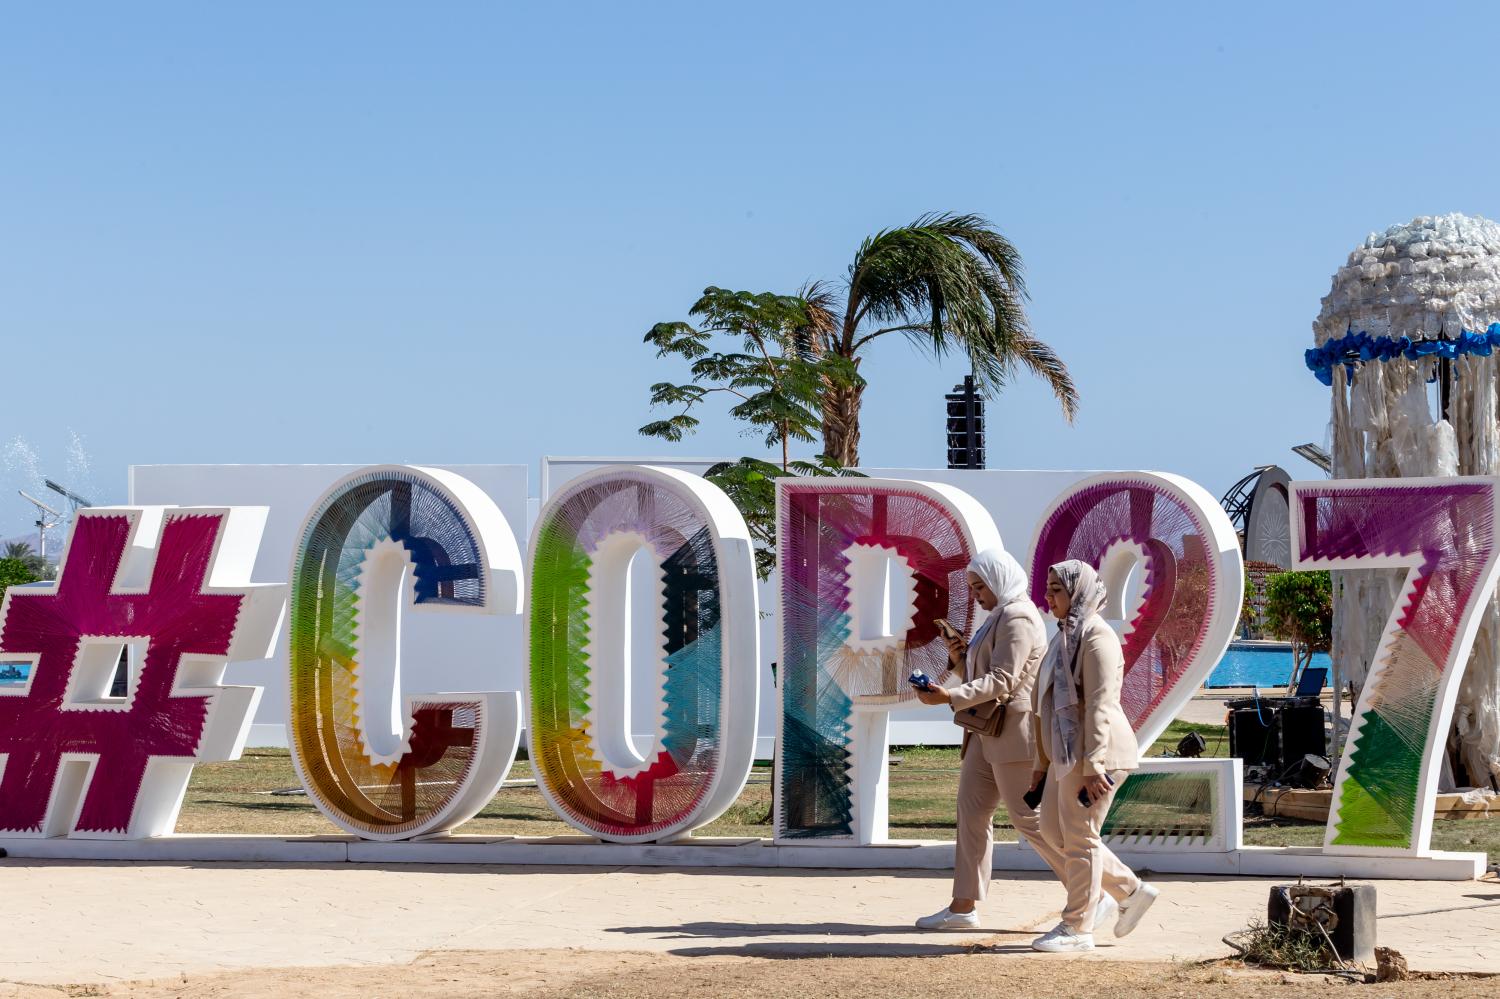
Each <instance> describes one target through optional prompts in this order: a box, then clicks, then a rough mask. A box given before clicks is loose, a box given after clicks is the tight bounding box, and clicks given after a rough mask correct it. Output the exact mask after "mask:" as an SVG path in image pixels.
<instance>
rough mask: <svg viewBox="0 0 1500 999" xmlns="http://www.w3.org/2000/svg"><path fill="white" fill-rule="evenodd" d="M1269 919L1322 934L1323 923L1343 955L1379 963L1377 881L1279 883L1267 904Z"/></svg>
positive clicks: (1369, 963)
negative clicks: (1311, 883)
mask: <svg viewBox="0 0 1500 999" xmlns="http://www.w3.org/2000/svg"><path fill="white" fill-rule="evenodd" d="M1266 922H1268V923H1269V924H1271V925H1272V926H1281V927H1287V928H1290V929H1295V930H1305V931H1307V932H1309V933H1311V934H1313V935H1314V936H1318V937H1321V936H1322V933H1320V932H1319V930H1318V927H1319V926H1321V927H1322V929H1323V932H1326V933H1327V934H1328V938H1329V940H1331V941H1332V943H1333V948H1334V950H1335V951H1337V953H1338V956H1339V957H1340V958H1342V959H1343V960H1345V961H1354V962H1356V963H1358V964H1362V965H1364V966H1365V967H1367V968H1374V967H1375V886H1374V885H1351V884H1345V883H1344V882H1343V881H1339V882H1337V883H1335V884H1330V885H1310V884H1305V883H1303V882H1301V881H1299V882H1297V883H1296V884H1292V885H1276V886H1275V887H1274V888H1272V889H1271V898H1270V901H1269V902H1268V903H1267V904H1266Z"/></svg>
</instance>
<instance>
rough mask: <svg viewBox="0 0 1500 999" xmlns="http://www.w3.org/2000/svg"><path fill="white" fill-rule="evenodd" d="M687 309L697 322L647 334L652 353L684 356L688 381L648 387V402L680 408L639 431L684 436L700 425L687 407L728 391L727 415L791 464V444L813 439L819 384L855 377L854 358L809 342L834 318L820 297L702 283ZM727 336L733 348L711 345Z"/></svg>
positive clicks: (658, 328) (841, 383) (675, 438)
mask: <svg viewBox="0 0 1500 999" xmlns="http://www.w3.org/2000/svg"><path fill="white" fill-rule="evenodd" d="M688 314H689V316H691V317H692V318H693V319H695V320H696V321H697V324H696V325H694V324H692V323H687V322H667V323H657V324H656V325H655V326H653V327H651V329H650V331H649V332H648V333H647V334H646V343H649V344H652V345H654V346H655V347H656V356H657V357H659V358H667V357H674V356H675V357H681V358H683V359H685V360H687V361H689V362H690V366H689V369H688V370H689V373H690V374H691V376H692V380H691V381H690V382H687V383H683V384H678V383H673V382H658V383H656V384H655V385H653V386H651V404H652V406H671V407H674V408H676V407H680V409H679V411H678V412H676V413H674V414H672V415H671V416H668V417H667V418H666V419H662V420H656V421H653V422H651V423H648V424H646V425H645V426H643V427H641V428H640V432H641V433H642V434H644V435H646V436H648V437H659V438H661V439H662V440H669V441H679V440H682V438H683V437H685V436H686V435H688V434H690V433H693V432H694V431H696V430H697V428H698V425H699V420H698V417H696V416H694V415H693V411H694V410H695V409H697V408H698V407H699V406H701V405H702V404H704V403H705V402H706V401H707V400H709V399H710V398H711V397H714V396H716V395H719V394H723V395H727V396H729V397H731V398H732V399H735V400H738V401H737V402H734V403H733V404H732V405H731V407H730V410H729V415H730V416H732V417H733V418H734V419H736V420H740V421H742V422H744V423H746V424H748V426H749V428H750V431H749V432H750V433H753V434H756V435H759V436H762V437H763V439H764V440H765V443H766V446H767V447H768V448H780V450H781V469H782V471H783V472H786V471H789V470H790V468H791V465H792V458H791V446H792V443H793V442H794V441H797V442H804V443H810V442H812V441H813V440H815V439H816V438H815V436H814V435H815V433H816V432H817V430H818V428H819V426H820V425H821V420H822V417H821V396H822V392H823V391H824V388H825V386H829V385H836V386H845V385H849V384H854V383H857V382H858V380H859V375H858V373H857V372H856V371H855V370H854V367H853V366H852V365H850V364H848V363H847V362H845V361H844V360H843V359H842V358H839V357H837V356H834V355H829V354H820V353H819V352H818V351H817V350H816V349H815V348H816V345H817V343H818V342H819V341H820V339H821V338H822V337H823V336H825V335H826V332H827V330H828V329H830V328H831V327H832V324H833V322H834V319H833V316H832V314H831V313H830V312H829V311H828V309H827V303H826V300H825V299H824V298H822V297H819V296H816V295H813V296H811V297H809V296H806V295H774V294H771V293H769V292H767V293H761V294H754V293H751V292H748V291H727V290H725V289H723V288H707V289H705V290H704V292H703V296H702V297H701V298H700V299H698V301H697V302H696V303H694V305H693V307H692V308H691V309H690V310H689V311H688ZM725 339H727V340H729V341H730V342H731V343H732V344H733V346H735V347H738V348H739V349H738V350H735V349H714V348H715V346H716V345H717V344H716V341H722V340H725Z"/></svg>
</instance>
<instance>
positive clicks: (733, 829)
mask: <svg viewBox="0 0 1500 999" xmlns="http://www.w3.org/2000/svg"><path fill="white" fill-rule="evenodd" d="M1189 731H1197V732H1199V733H1200V734H1202V736H1203V738H1204V740H1205V741H1206V742H1207V743H1208V749H1207V752H1206V753H1205V755H1207V756H1215V755H1219V754H1222V753H1224V752H1226V751H1227V748H1228V744H1227V740H1226V739H1225V729H1224V726H1222V725H1196V724H1191V723H1187V722H1173V723H1172V724H1171V725H1170V726H1169V727H1168V729H1167V731H1166V732H1165V733H1164V734H1163V735H1162V737H1161V738H1160V739H1158V740H1157V741H1156V743H1155V744H1154V745H1153V746H1152V747H1151V748H1150V750H1148V752H1147V755H1148V756H1159V755H1162V754H1163V752H1164V751H1165V750H1167V749H1170V748H1172V747H1175V746H1176V745H1177V742H1178V740H1180V739H1181V738H1182V737H1183V736H1184V735H1186V734H1187V733H1188V732H1189ZM891 756H892V761H893V762H892V766H891V778H890V788H891V792H890V793H891V804H890V831H891V837H892V838H894V839H929V840H951V839H953V835H954V811H955V806H954V801H955V800H956V795H957V792H958V750H957V748H931V747H898V748H896V749H894V750H892V753H891ZM531 776H532V773H531V765H530V763H529V762H527V761H526V760H517V761H516V765H515V766H514V767H513V768H511V772H510V776H509V779H510V780H522V779H527V778H530V777H531ZM297 783H298V782H297V777H296V774H295V773H294V772H293V769H292V761H291V757H290V755H289V754H288V752H287V751H286V750H284V749H250V750H247V751H246V752H245V755H244V757H243V758H242V759H240V760H238V761H236V762H233V763H214V764H205V765H201V766H199V767H197V768H196V769H194V771H193V780H192V783H191V784H190V785H189V787H188V793H187V800H186V802H185V803H184V805H183V808H182V815H181V817H180V818H179V819H178V822H177V830H178V832H188V833H264V834H271V835H286V836H303V835H320V834H330V833H336V832H337V831H338V830H337V829H336V828H335V827H334V826H333V825H332V823H330V822H329V821H328V820H327V819H325V818H323V816H322V815H321V814H320V813H319V812H318V810H317V809H316V808H314V807H313V805H312V802H311V801H309V800H308V798H307V797H306V796H305V795H300V794H297V795H276V794H272V793H270V792H272V791H276V790H280V789H287V788H295V787H296V786H297ZM995 827H996V838H997V839H1002V840H1003V839H1014V838H1015V830H1014V829H1013V828H1012V827H1011V825H1010V820H1009V816H1007V815H1006V812H1005V808H1004V807H1003V806H1002V807H1001V808H1000V810H999V812H997V813H996V815H995ZM574 831H575V830H573V829H572V828H571V827H570V826H568V825H567V824H566V823H564V822H563V821H562V820H560V819H558V818H557V817H556V816H555V815H554V814H553V812H552V810H551V809H550V808H548V807H547V804H546V802H544V801H543V800H542V795H541V792H540V791H538V790H537V789H536V788H535V787H508V788H505V789H503V790H501V791H500V793H499V794H497V795H495V797H494V799H493V800H491V801H490V803H489V804H488V805H486V806H485V808H484V810H483V811H482V812H480V813H479V815H477V816H476V817H475V818H474V819H473V820H471V821H470V822H468V823H466V824H465V825H464V826H463V827H462V828H461V829H460V832H463V833H470V834H475V835H485V834H488V835H510V836H554V835H565V834H569V833H573V832H574ZM700 835H707V836H762V837H765V836H770V835H771V769H770V767H769V766H757V767H756V768H755V770H754V772H752V773H751V775H750V782H749V784H747V785H746V787H745V790H744V792H743V793H742V794H741V795H740V797H739V800H737V801H736V802H735V803H734V805H732V806H731V807H730V809H729V810H728V811H727V812H725V813H724V815H723V816H721V817H720V818H719V819H718V820H717V821H715V822H713V823H712V824H711V825H709V826H707V827H706V828H704V829H702V830H700ZM1245 842H1246V843H1251V844H1258V845H1266V846H1286V845H1296V846H1316V845H1318V844H1321V843H1322V842H1323V825H1322V823H1315V822H1299V821H1297V820H1293V819H1266V818H1262V817H1258V816H1257V817H1254V818H1247V819H1246V820H1245ZM1432 845H1433V847H1434V848H1435V849H1440V850H1467V851H1477V850H1483V851H1484V852H1486V853H1487V854H1489V856H1490V859H1491V860H1492V861H1494V860H1495V859H1497V858H1500V819H1497V820H1486V819H1465V820H1452V821H1442V822H1438V823H1436V824H1435V826H1434V828H1433V834H1432Z"/></svg>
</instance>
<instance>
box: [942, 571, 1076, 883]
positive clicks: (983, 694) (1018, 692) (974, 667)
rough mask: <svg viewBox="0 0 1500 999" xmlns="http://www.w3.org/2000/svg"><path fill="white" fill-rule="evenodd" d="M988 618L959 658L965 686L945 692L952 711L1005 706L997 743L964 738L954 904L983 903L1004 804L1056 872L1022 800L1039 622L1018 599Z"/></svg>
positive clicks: (1031, 751)
mask: <svg viewBox="0 0 1500 999" xmlns="http://www.w3.org/2000/svg"><path fill="white" fill-rule="evenodd" d="M995 613H997V614H999V615H1000V616H999V619H998V620H996V622H995V623H994V624H993V625H992V626H991V627H990V629H989V631H987V632H986V633H985V634H984V635H983V636H982V637H981V638H980V640H979V644H978V645H976V646H975V647H974V648H973V649H971V650H970V651H969V654H968V656H967V657H965V678H966V680H967V681H968V682H966V683H964V684H963V685H962V686H959V687H954V688H952V689H951V690H950V691H949V692H948V693H949V695H950V696H951V697H952V707H953V710H954V711H960V710H962V709H964V708H970V707H973V706H974V705H976V704H983V703H984V702H985V701H995V700H998V701H1004V702H1006V704H1007V706H1006V709H1005V725H1004V727H1002V728H1001V730H1000V734H999V735H997V736H993V737H992V736H986V735H976V734H975V733H973V732H969V731H965V732H964V741H963V749H962V750H961V751H960V756H961V757H962V761H963V762H962V764H961V766H960V768H959V777H958V835H957V844H956V847H955V853H954V858H953V897H954V898H969V899H974V900H976V901H978V900H981V899H983V898H984V897H985V894H986V891H987V889H988V888H989V883H990V865H991V863H992V861H993V858H994V823H995V808H996V806H998V805H999V804H1000V802H1002V801H1004V802H1005V809H1006V811H1007V812H1009V813H1010V820H1011V824H1012V825H1014V826H1015V827H1016V830H1017V831H1018V832H1020V833H1021V834H1022V835H1023V836H1025V837H1026V840H1027V842H1029V843H1030V844H1031V846H1032V848H1033V849H1035V850H1036V852H1037V853H1038V854H1039V855H1040V856H1041V858H1042V859H1043V860H1045V861H1046V862H1047V864H1048V866H1050V867H1052V868H1053V870H1055V871H1058V872H1059V874H1060V873H1061V870H1062V858H1061V855H1060V854H1059V853H1058V852H1057V851H1056V850H1054V849H1053V848H1052V847H1051V846H1050V845H1049V844H1048V842H1047V839H1046V837H1045V836H1044V835H1043V834H1042V829H1041V821H1040V820H1039V818H1038V817H1037V812H1036V811H1035V810H1034V809H1032V808H1029V807H1027V805H1026V802H1025V801H1024V800H1022V795H1024V794H1025V793H1026V791H1027V789H1029V788H1030V787H1031V769H1032V763H1033V761H1034V759H1035V757H1036V742H1035V740H1036V725H1035V723H1034V722H1033V721H1032V697H1033V691H1034V689H1035V686H1036V679H1037V668H1038V667H1039V666H1040V664H1041V661H1042V656H1043V654H1044V653H1045V652H1046V651H1047V632H1046V629H1045V627H1044V626H1043V625H1042V618H1041V615H1040V614H1038V613H1037V610H1036V607H1034V606H1033V605H1032V604H1031V602H1030V601H1028V600H1017V601H1013V602H1012V603H1010V604H1007V605H1006V606H1005V607H1003V608H1000V609H999V610H997V611H996V612H995Z"/></svg>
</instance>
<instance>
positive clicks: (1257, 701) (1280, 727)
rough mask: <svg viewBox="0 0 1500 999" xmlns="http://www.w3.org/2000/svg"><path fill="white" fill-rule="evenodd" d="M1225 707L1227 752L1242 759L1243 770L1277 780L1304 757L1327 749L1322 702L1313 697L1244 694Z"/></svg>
mask: <svg viewBox="0 0 1500 999" xmlns="http://www.w3.org/2000/svg"><path fill="white" fill-rule="evenodd" d="M1227 707H1228V708H1229V755H1230V756H1238V757H1239V758H1240V759H1242V760H1244V761H1245V769H1246V770H1247V771H1249V770H1262V771H1264V772H1265V775H1266V777H1267V779H1269V780H1281V779H1283V778H1284V777H1285V776H1287V775H1289V774H1290V773H1291V771H1292V770H1293V769H1294V768H1297V767H1299V766H1301V765H1302V764H1303V763H1304V762H1305V758H1306V757H1308V756H1316V757H1323V756H1325V755H1326V754H1327V752H1328V742H1327V736H1326V735H1325V733H1324V728H1323V703H1322V701H1320V700H1319V699H1318V698H1316V697H1246V698H1242V699H1239V700H1233V701H1230V702H1228V704H1227ZM1303 769H1307V768H1306V767H1303Z"/></svg>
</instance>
